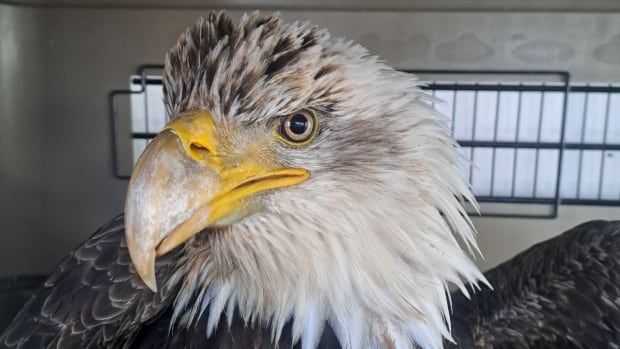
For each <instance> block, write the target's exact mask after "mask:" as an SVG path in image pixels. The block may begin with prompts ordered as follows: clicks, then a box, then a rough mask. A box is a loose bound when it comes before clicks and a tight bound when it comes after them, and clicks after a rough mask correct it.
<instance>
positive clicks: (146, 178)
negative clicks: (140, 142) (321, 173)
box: [125, 111, 310, 291]
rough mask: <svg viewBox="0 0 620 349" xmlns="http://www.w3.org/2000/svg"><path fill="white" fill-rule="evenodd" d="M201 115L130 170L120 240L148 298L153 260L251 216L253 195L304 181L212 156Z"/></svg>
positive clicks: (209, 132)
mask: <svg viewBox="0 0 620 349" xmlns="http://www.w3.org/2000/svg"><path fill="white" fill-rule="evenodd" d="M221 143H226V144H228V143H230V142H220V140H218V134H217V132H216V127H215V125H214V121H213V118H212V117H211V115H210V114H209V113H208V112H205V111H195V112H190V113H187V114H184V115H180V116H178V117H177V118H175V119H174V121H172V122H170V123H169V124H168V125H167V126H166V127H165V128H164V130H163V131H162V132H161V133H160V134H159V135H158V136H157V137H155V139H153V140H152V141H151V142H150V143H149V145H148V146H147V147H146V149H145V150H144V152H143V153H142V155H141V156H140V158H139V159H138V162H137V163H136V166H135V168H134V171H133V174H132V176H131V180H130V182H129V188H128V191H127V198H126V201H125V235H126V238H127V247H128V249H129V254H130V256H131V259H132V262H133V264H134V266H135V268H136V271H137V272H138V274H139V275H140V277H141V278H142V280H143V281H144V282H145V283H146V285H147V286H148V287H150V288H151V289H152V290H153V291H156V290H157V285H156V280H155V258H156V256H161V255H163V254H166V253H167V252H169V251H171V250H172V249H174V248H175V247H177V246H179V245H181V244H182V243H184V242H185V241H187V240H188V239H189V238H191V237H192V236H194V235H195V234H197V233H199V232H200V231H202V230H204V229H206V228H209V227H213V226H218V225H226V224H231V223H234V222H235V221H238V220H239V219H241V218H243V217H245V216H247V215H248V214H250V213H252V212H254V211H255V210H256V209H257V207H256V205H255V202H254V200H253V198H254V197H255V196H256V194H258V193H261V192H265V191H268V190H272V189H277V188H282V187H288V186H293V185H296V184H299V183H301V182H303V181H305V180H306V179H308V178H309V177H310V174H309V172H308V171H306V170H304V169H299V168H281V167H278V166H277V165H276V164H275V161H265V160H264V158H261V159H263V160H258V161H257V159H256V158H255V157H253V156H250V155H249V154H248V155H247V156H245V157H244V156H243V155H242V156H238V155H237V156H235V157H234V160H232V159H227V158H226V156H225V155H224V154H231V153H234V150H232V151H231V150H230V149H227V151H225V152H222V151H220V149H218V147H219V144H221Z"/></svg>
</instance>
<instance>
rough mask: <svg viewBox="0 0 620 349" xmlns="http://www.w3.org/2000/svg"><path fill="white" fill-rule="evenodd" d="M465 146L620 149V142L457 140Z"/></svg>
mask: <svg viewBox="0 0 620 349" xmlns="http://www.w3.org/2000/svg"><path fill="white" fill-rule="evenodd" d="M457 142H458V143H459V144H460V145H461V146H463V147H478V148H523V149H562V148H564V149H571V150H609V151H613V150H620V144H602V143H596V144H595V143H583V144H582V143H566V144H564V147H562V143H561V142H540V143H536V142H505V141H497V142H493V141H468V140H458V141H457Z"/></svg>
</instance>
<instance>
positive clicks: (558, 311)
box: [453, 221, 620, 348]
mask: <svg viewBox="0 0 620 349" xmlns="http://www.w3.org/2000/svg"><path fill="white" fill-rule="evenodd" d="M486 277H487V279H488V280H489V282H490V283H491V284H492V285H493V287H494V288H495V290H494V291H491V290H488V289H485V290H483V291H482V292H479V293H477V294H475V295H474V296H473V299H472V301H471V302H470V301H469V300H467V299H465V297H463V296H462V295H461V294H460V293H459V294H457V293H455V294H454V295H453V299H454V303H453V309H454V313H455V314H454V316H453V327H454V335H455V337H456V339H457V342H459V344H460V347H465V348H472V347H476V348H619V347H620V222H605V221H592V222H588V223H585V224H582V225H580V226H577V227H575V228H573V229H571V230H569V231H567V232H565V233H564V234H562V235H560V236H558V237H556V238H553V239H550V240H547V241H545V242H542V243H540V244H538V245H536V246H534V247H532V248H530V249H528V250H526V251H525V252H523V253H521V254H519V255H517V256H516V257H514V258H513V259H511V260H509V261H508V262H505V263H503V264H501V265H499V266H498V267H496V268H494V269H492V270H490V271H488V272H487V273H486Z"/></svg>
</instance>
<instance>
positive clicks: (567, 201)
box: [562, 199, 620, 206]
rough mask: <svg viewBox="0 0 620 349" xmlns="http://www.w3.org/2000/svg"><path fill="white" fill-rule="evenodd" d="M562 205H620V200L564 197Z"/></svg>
mask: <svg viewBox="0 0 620 349" xmlns="http://www.w3.org/2000/svg"><path fill="white" fill-rule="evenodd" d="M562 205H584V206H620V200H607V199H600V200H599V199H562Z"/></svg>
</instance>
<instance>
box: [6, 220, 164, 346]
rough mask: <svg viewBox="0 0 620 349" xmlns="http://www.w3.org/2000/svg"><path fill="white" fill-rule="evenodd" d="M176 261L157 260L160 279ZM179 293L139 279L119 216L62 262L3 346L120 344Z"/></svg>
mask: <svg viewBox="0 0 620 349" xmlns="http://www.w3.org/2000/svg"><path fill="white" fill-rule="evenodd" d="M173 261H174V256H172V255H171V256H170V257H166V258H160V259H159V260H158V265H157V270H158V279H160V280H161V279H166V278H167V275H168V274H169V273H170V271H171V269H172V268H173V264H172V262H173ZM161 284H162V283H160V285H161ZM175 292H176V290H174V289H171V288H165V287H163V288H162V290H161V292H158V293H153V292H152V291H151V290H149V289H148V288H147V287H146V286H145V284H144V283H143V282H142V281H141V280H140V279H139V278H138V276H137V274H136V273H135V270H134V268H133V266H132V265H131V261H130V259H129V253H128V251H127V247H126V244H125V236H124V222H123V217H122V216H119V217H117V218H115V219H113V220H112V221H111V222H109V223H108V224H106V225H105V226H103V227H102V228H101V229H100V230H99V231H97V232H96V233H95V234H94V235H93V236H92V237H91V238H90V239H89V240H88V241H86V242H85V243H84V244H83V245H82V246H80V247H79V248H78V249H77V250H75V251H74V252H72V253H71V254H70V255H69V256H68V257H67V258H65V259H64V260H63V261H62V263H61V264H60V265H59V266H58V267H57V268H56V270H55V271H54V273H53V274H52V275H51V276H50V277H49V278H48V279H47V281H45V284H44V285H43V287H42V288H41V289H40V290H39V291H38V292H37V293H36V295H35V296H34V297H33V298H31V299H30V301H29V302H28V303H27V304H26V305H25V306H24V308H23V309H22V310H21V311H20V312H19V314H18V315H17V317H16V318H15V320H13V322H12V323H11V325H10V326H9V327H8V328H7V329H6V331H5V332H4V333H3V334H2V336H1V337H0V347H6V348H101V347H118V345H119V344H120V343H124V342H126V341H127V340H129V339H130V338H131V337H132V335H134V334H135V333H136V332H137V330H138V329H139V327H140V326H141V325H142V324H143V323H144V322H146V321H149V320H151V319H153V318H154V317H156V316H157V315H158V314H159V313H161V312H162V311H163V310H165V309H166V308H167V307H168V306H169V305H170V303H171V301H172V300H173V298H174V297H173V295H174V293H175Z"/></svg>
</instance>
